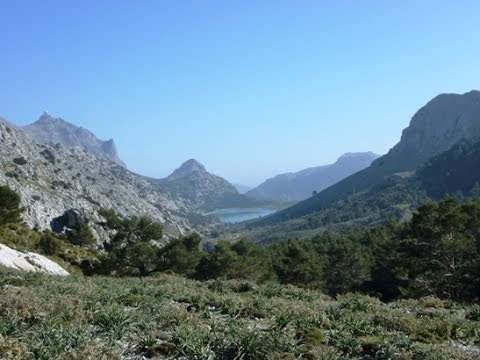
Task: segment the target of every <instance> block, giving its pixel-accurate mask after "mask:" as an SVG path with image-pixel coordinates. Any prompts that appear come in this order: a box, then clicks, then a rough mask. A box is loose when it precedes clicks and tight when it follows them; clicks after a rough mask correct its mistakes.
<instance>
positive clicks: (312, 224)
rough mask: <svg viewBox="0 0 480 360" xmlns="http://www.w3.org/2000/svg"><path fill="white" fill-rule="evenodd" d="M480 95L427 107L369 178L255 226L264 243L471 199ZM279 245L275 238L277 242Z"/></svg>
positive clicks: (359, 176)
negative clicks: (458, 196)
mask: <svg viewBox="0 0 480 360" xmlns="http://www.w3.org/2000/svg"><path fill="white" fill-rule="evenodd" d="M478 149H480V92H479V91H471V92H468V93H465V94H463V95H458V94H442V95H439V96H437V97H435V98H434V99H432V100H431V101H429V102H428V103H427V104H426V105H425V106H423V107H422V108H421V109H420V110H419V111H418V112H417V113H416V114H415V115H414V116H413V118H412V120H411V122H410V125H409V126H408V127H407V128H406V129H405V130H404V131H403V134H402V137H401V140H400V142H399V143H398V144H397V145H395V146H394V147H393V148H392V149H391V150H390V151H389V152H388V153H387V154H386V155H384V156H382V157H380V158H378V159H376V160H375V161H373V163H372V164H371V165H370V166H369V167H367V168H366V169H364V170H361V171H359V172H357V173H355V174H353V175H351V176H349V177H347V178H345V179H344V180H342V181H340V182H338V183H336V184H334V185H332V186H330V187H329V188H327V189H325V190H323V191H321V192H319V193H318V194H317V195H315V196H313V197H310V198H308V199H306V200H304V201H301V202H299V203H297V204H295V205H293V206H291V207H289V208H287V209H284V210H282V211H279V212H277V213H275V214H273V215H270V216H268V217H265V218H263V219H260V220H257V221H253V222H251V223H249V225H248V228H249V229H251V230H252V229H254V230H253V231H254V232H255V233H256V235H255V236H256V237H257V238H258V239H263V240H265V239H267V238H269V237H270V235H269V234H272V232H275V231H278V230H279V229H283V230H284V234H283V237H284V238H286V237H292V236H295V237H296V236H299V234H301V233H303V234H308V233H311V232H312V231H314V230H315V229H316V230H315V231H319V230H321V229H325V228H332V227H333V228H336V229H341V228H344V227H349V226H355V224H362V225H366V224H374V223H378V222H382V221H386V219H388V218H389V217H396V218H402V217H405V216H407V217H408V216H409V213H411V211H412V209H413V208H415V207H416V206H417V205H418V204H419V203H421V202H423V201H425V200H426V199H428V197H430V198H433V199H439V198H441V197H443V196H445V195H446V194H447V193H451V194H453V193H456V192H461V193H462V194H463V195H465V196H468V195H469V194H471V192H472V191H473V187H474V186H475V184H476V183H477V181H479V180H480V177H479V176H480V172H478V171H477V170H475V169H476V168H477V167H478V162H477V161H478V160H480V156H479V152H480V150H478ZM270 240H272V238H270Z"/></svg>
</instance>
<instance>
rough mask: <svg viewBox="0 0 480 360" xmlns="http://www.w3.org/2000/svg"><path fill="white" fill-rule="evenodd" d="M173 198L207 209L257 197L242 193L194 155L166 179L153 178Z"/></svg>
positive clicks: (194, 206)
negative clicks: (207, 168) (248, 196)
mask: <svg viewBox="0 0 480 360" xmlns="http://www.w3.org/2000/svg"><path fill="white" fill-rule="evenodd" d="M151 181H152V182H153V183H154V184H156V185H158V186H160V187H161V189H162V191H166V192H168V193H169V194H170V195H171V196H172V197H174V198H181V199H183V200H184V201H185V202H186V203H188V204H189V206H190V207H191V208H192V209H195V210H199V211H202V210H203V211H205V210H214V209H218V208H225V207H235V206H251V205H252V204H254V203H255V201H253V200H251V199H248V198H247V197H245V196H244V195H240V194H239V193H238V191H237V189H236V188H235V186H233V185H232V184H230V183H229V182H228V181H227V180H225V179H223V178H222V177H220V176H217V175H214V174H211V173H209V172H208V171H207V170H206V168H205V166H203V165H202V164H201V163H200V162H198V161H197V160H195V159H190V160H187V161H186V162H184V163H183V164H182V165H181V166H180V167H179V168H178V169H176V170H175V171H174V172H173V173H172V174H171V175H169V176H168V177H166V178H164V179H157V180H151Z"/></svg>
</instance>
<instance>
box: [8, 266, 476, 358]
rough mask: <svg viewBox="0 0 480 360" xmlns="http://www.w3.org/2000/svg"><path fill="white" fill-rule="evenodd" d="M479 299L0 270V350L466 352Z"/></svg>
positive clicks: (281, 354) (472, 341) (27, 353)
mask: <svg viewBox="0 0 480 360" xmlns="http://www.w3.org/2000/svg"><path fill="white" fill-rule="evenodd" d="M479 320H480V310H479V308H478V305H471V306H461V305H459V304H456V303H453V302H450V301H442V300H440V299H438V298H435V297H426V298H422V299H419V300H401V301H396V302H391V303H389V304H385V303H381V302H380V301H379V300H378V299H376V298H373V297H368V296H364V295H359V294H348V295H342V296H338V297H337V298H336V299H333V298H330V297H328V296H326V295H323V294H322V293H321V292H320V291H316V290H308V289H302V288H298V287H294V286H292V285H280V284H278V283H277V284H275V283H265V284H263V285H262V284H256V283H253V282H250V281H240V280H209V281H194V280H187V279H185V278H182V277H178V276H172V275H168V274H164V273H160V274H157V275H155V276H150V277H144V278H138V277H137V278H128V277H127V278H114V277H82V276H80V277H79V276H70V277H68V278H54V277H49V276H46V275H40V274H19V273H15V272H12V271H7V270H3V269H0V358H2V359H40V360H47V359H82V360H83V359H120V358H128V359H135V358H137V359H140V358H156V359H202V360H203V359H206V360H207V359H225V360H228V359H230V360H233V359H259V360H260V359H278V360H280V359H320V360H322V359H324V360H327V359H328V360H336V359H338V360H340V359H359V358H362V359H378V360H383V359H412V360H413V359H415V360H450V359H465V360H466V359H472V360H473V359H475V358H478V356H479V351H480V350H479V348H478V345H479V344H480V334H479V326H480V322H479Z"/></svg>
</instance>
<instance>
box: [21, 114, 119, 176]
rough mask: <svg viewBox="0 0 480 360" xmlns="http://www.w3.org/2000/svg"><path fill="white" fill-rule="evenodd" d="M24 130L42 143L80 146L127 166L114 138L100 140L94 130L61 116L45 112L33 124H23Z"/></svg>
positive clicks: (100, 156) (91, 152)
mask: <svg viewBox="0 0 480 360" xmlns="http://www.w3.org/2000/svg"><path fill="white" fill-rule="evenodd" d="M22 129H23V131H24V132H25V133H26V134H27V135H28V136H30V137H31V138H32V139H33V140H35V141H36V142H38V143H41V144H51V145H55V144H57V143H59V144H63V145H65V146H67V147H73V146H78V147H80V148H81V149H83V150H85V151H86V152H88V153H90V154H93V155H95V156H97V157H99V158H101V159H106V160H110V161H113V162H114V163H116V164H118V165H121V166H123V167H126V165H125V164H124V162H123V161H122V160H120V158H119V156H118V153H117V148H116V146H115V143H114V141H113V139H110V140H107V141H102V140H99V139H98V138H97V137H96V136H95V135H94V134H93V133H92V132H90V131H89V130H87V129H84V128H82V127H79V126H75V125H73V124H71V123H69V122H67V121H65V120H63V119H61V118H55V117H52V116H51V115H49V114H48V113H47V112H44V113H43V115H42V116H41V117H40V118H39V119H38V120H37V121H36V122H34V123H33V124H30V125H27V126H23V127H22Z"/></svg>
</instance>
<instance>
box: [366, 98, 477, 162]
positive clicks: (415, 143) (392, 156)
mask: <svg viewBox="0 0 480 360" xmlns="http://www.w3.org/2000/svg"><path fill="white" fill-rule="evenodd" d="M462 139H480V91H477V90H472V91H470V92H467V93H465V94H440V95H438V96H436V97H434V98H433V99H432V100H430V101H429V102H428V103H427V104H426V105H425V106H423V107H422V108H421V109H420V110H418V111H417V112H416V113H415V115H414V116H413V117H412V120H411V121H410V125H409V126H408V127H407V128H406V129H405V130H403V133H402V137H401V139H400V142H399V143H398V144H397V145H395V146H394V147H393V148H392V149H391V150H390V152H389V153H388V154H387V155H386V156H385V157H384V158H381V159H379V160H378V161H377V162H375V164H376V165H377V166H378V165H380V164H390V168H391V169H392V170H395V171H404V170H407V169H411V168H414V167H416V166H418V165H419V164H421V163H423V162H424V161H426V160H428V159H430V158H431V157H432V156H435V155H437V154H439V153H441V152H443V151H446V150H448V149H449V148H450V147H451V146H453V145H454V144H455V143H457V142H458V141H460V140H462Z"/></svg>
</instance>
